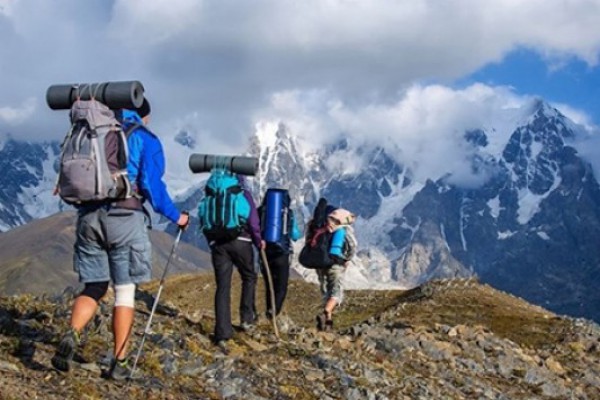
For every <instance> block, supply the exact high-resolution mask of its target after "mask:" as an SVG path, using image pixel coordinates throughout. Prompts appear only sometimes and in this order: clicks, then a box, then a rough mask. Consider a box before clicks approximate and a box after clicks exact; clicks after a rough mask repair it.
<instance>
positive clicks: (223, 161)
mask: <svg viewBox="0 0 600 400" xmlns="http://www.w3.org/2000/svg"><path fill="white" fill-rule="evenodd" d="M189 166H190V170H191V171H192V172H193V173H200V172H210V171H211V170H212V169H213V168H223V169H227V170H229V171H231V172H233V173H236V174H241V175H256V172H258V158H256V157H244V156H220V155H216V154H192V155H191V156H190V160H189Z"/></svg>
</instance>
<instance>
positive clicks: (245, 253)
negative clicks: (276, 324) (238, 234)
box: [230, 240, 257, 324]
mask: <svg viewBox="0 0 600 400" xmlns="http://www.w3.org/2000/svg"><path fill="white" fill-rule="evenodd" d="M231 246H232V247H231V253H230V254H231V258H232V260H233V263H234V265H235V266H236V267H237V269H238V271H239V273H240V276H241V278H242V295H241V298H240V323H242V324H243V323H246V324H254V321H255V315H254V309H255V307H254V301H255V295H256V279H257V273H256V270H255V268H254V249H253V247H252V243H250V242H246V241H244V240H234V241H233V242H231Z"/></svg>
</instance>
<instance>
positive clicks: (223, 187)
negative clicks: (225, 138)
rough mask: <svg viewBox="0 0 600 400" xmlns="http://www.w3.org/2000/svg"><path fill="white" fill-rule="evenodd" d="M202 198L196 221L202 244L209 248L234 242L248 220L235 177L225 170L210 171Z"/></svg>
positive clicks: (245, 203)
mask: <svg viewBox="0 0 600 400" xmlns="http://www.w3.org/2000/svg"><path fill="white" fill-rule="evenodd" d="M204 194H205V196H204V198H203V199H202V200H201V201H200V204H199V205H198V218H199V220H200V229H201V230H202V233H204V236H206V240H207V241H208V242H209V244H212V243H225V242H229V241H231V240H233V239H235V238H237V237H238V236H239V235H240V233H242V231H243V229H244V227H245V225H246V222H247V221H248V218H249V217H250V203H248V200H247V199H246V197H245V196H244V190H243V188H242V187H241V185H240V181H239V180H238V178H237V177H236V175H234V174H233V173H231V172H229V171H228V170H225V169H215V170H213V171H212V173H211V175H210V177H209V178H208V181H207V182H206V187H205V188H204Z"/></svg>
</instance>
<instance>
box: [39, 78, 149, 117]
mask: <svg viewBox="0 0 600 400" xmlns="http://www.w3.org/2000/svg"><path fill="white" fill-rule="evenodd" d="M78 97H79V98H80V99H81V100H90V99H91V98H92V97H93V98H95V99H96V100H98V101H99V102H101V103H103V104H104V105H106V106H107V107H108V108H111V109H113V110H117V109H121V108H128V109H135V108H139V107H141V105H142V103H143V102H144V86H143V85H142V83H141V82H139V81H123V82H102V83H73V84H62V85H52V86H50V87H49V88H48V90H47V91H46V102H47V103H48V107H50V108H51V109H53V110H68V109H70V108H71V106H72V105H73V103H74V102H75V100H77V98H78Z"/></svg>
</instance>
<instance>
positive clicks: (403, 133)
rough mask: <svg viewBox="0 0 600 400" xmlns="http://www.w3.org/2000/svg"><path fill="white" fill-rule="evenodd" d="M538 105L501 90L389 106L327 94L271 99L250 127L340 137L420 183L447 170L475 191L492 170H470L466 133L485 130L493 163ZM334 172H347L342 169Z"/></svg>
mask: <svg viewBox="0 0 600 400" xmlns="http://www.w3.org/2000/svg"><path fill="white" fill-rule="evenodd" d="M535 102H536V100H535V99H534V98H531V97H526V96H517V95H515V94H514V93H513V92H512V91H510V90H509V89H507V88H505V87H490V86H485V85H481V84H475V85H472V86H470V87H467V88H466V89H463V90H454V89H451V88H449V87H445V86H441V85H429V86H420V85H414V86H412V87H410V88H408V89H407V90H406V92H404V93H403V94H402V95H401V96H399V97H398V99H397V100H396V101H394V102H390V103H377V104H370V105H358V106H356V105H352V104H348V103H344V102H343V101H342V100H340V99H339V98H336V97H335V95H334V94H332V93H328V92H309V93H303V92H300V91H294V92H286V93H279V94H276V95H274V96H273V99H272V106H271V107H270V108H266V109H264V110H262V111H261V112H260V113H258V114H257V115H255V121H256V123H257V124H259V123H263V124H264V123H271V124H274V123H277V122H278V121H282V122H284V123H285V124H286V125H288V127H289V128H290V132H291V133H292V134H294V135H297V136H299V138H300V140H302V141H303V142H304V143H306V144H307V145H308V146H310V147H312V148H314V147H318V146H324V145H326V144H328V143H331V142H335V141H337V140H339V139H340V138H342V137H345V138H347V139H349V140H350V142H351V145H352V146H357V147H359V146H363V145H365V144H368V145H373V144H376V145H380V146H383V147H384V148H385V149H386V150H387V152H388V154H389V155H390V156H392V157H395V158H396V159H397V160H398V161H399V162H400V163H402V164H403V165H406V166H408V167H410V169H411V170H412V171H413V172H414V179H415V180H416V181H418V182H421V183H424V182H425V180H426V179H428V178H432V179H437V178H441V177H442V176H444V175H445V174H447V173H448V172H450V173H451V174H452V181H453V182H454V183H457V184H459V185H462V186H474V185H479V184H481V183H483V182H484V181H485V180H486V179H487V178H488V177H489V173H491V171H486V170H480V171H473V170H472V169H471V165H472V162H471V161H472V158H473V157H474V156H475V155H478V154H481V153H480V149H478V148H476V147H475V146H474V145H472V144H470V143H468V142H466V141H465V140H464V135H465V132H467V131H471V130H475V129H484V130H485V131H486V134H487V135H488V142H489V144H488V146H486V148H485V150H484V151H485V153H486V154H489V155H491V156H494V157H497V158H498V157H500V152H501V151H502V149H503V148H504V145H506V143H507V141H508V138H509V136H510V134H512V132H513V131H514V129H515V128H516V126H518V125H519V124H520V123H523V122H525V121H526V117H527V115H529V114H530V112H531V108H530V106H531V105H532V104H534V103H535ZM277 118H279V120H278V119H277ZM307 127H308V129H307ZM340 156H341V157H342V158H343V154H342V153H341V154H340ZM335 167H336V168H343V169H344V170H350V167H349V164H347V163H346V164H340V165H336V166H335ZM359 167H360V166H359Z"/></svg>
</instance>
